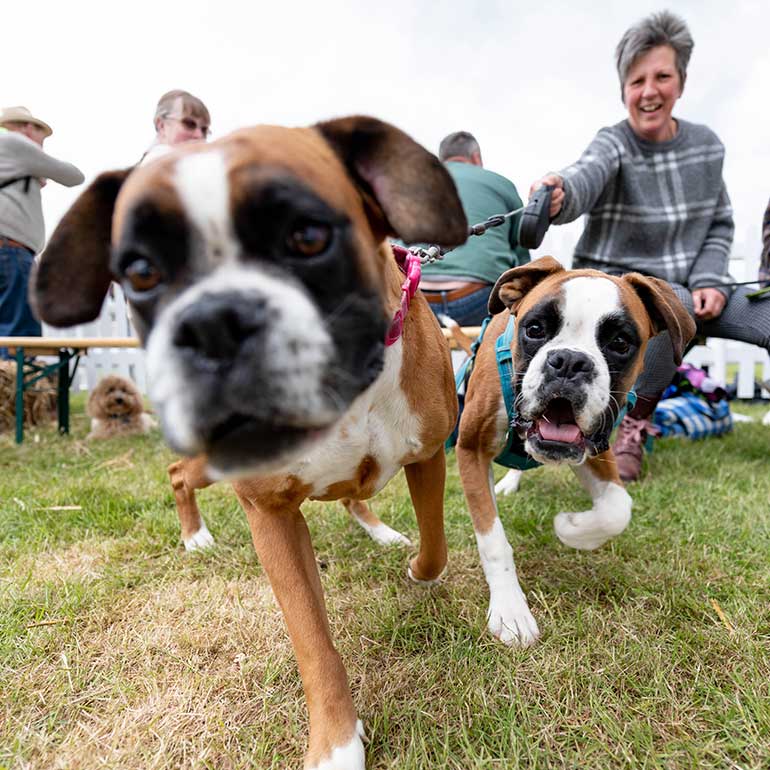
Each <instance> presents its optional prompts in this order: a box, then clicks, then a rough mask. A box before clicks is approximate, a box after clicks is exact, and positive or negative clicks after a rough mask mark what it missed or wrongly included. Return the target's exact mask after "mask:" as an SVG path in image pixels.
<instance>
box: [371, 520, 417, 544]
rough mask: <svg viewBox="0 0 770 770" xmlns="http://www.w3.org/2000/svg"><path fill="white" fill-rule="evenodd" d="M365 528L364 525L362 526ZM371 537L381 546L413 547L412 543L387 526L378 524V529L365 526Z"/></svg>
mask: <svg viewBox="0 0 770 770" xmlns="http://www.w3.org/2000/svg"><path fill="white" fill-rule="evenodd" d="M362 526H363V525H362ZM364 529H365V530H366V532H367V534H368V535H369V537H371V538H372V540H374V542H375V543H379V544H380V545H408V546H411V545H412V541H411V540H410V539H409V538H408V537H407V536H406V535H402V534H401V533H400V532H398V531H397V530H395V529H393V528H392V527H389V526H388V525H387V524H382V523H380V524H378V525H377V526H376V527H368V526H364Z"/></svg>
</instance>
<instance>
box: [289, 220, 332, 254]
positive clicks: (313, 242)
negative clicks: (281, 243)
mask: <svg viewBox="0 0 770 770" xmlns="http://www.w3.org/2000/svg"><path fill="white" fill-rule="evenodd" d="M331 239H332V230H331V227H328V226H327V225H319V224H316V223H314V222H309V223H307V224H303V225H300V226H298V227H295V228H294V229H293V230H292V231H291V232H290V233H289V235H288V236H287V238H286V246H287V247H288V249H289V251H290V252H291V253H292V254H297V255H301V256H303V257H315V256H317V255H318V254H321V253H323V252H324V251H326V249H327V248H328V246H329V243H330V242H331Z"/></svg>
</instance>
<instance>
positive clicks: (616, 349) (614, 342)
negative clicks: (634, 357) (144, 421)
mask: <svg viewBox="0 0 770 770" xmlns="http://www.w3.org/2000/svg"><path fill="white" fill-rule="evenodd" d="M608 347H609V349H610V350H611V351H612V352H613V353H621V354H622V353H628V349H629V348H630V347H631V344H630V343H629V341H628V339H626V337H624V336H623V335H622V334H616V335H615V336H614V337H613V338H612V339H611V340H610V344H609V345H608Z"/></svg>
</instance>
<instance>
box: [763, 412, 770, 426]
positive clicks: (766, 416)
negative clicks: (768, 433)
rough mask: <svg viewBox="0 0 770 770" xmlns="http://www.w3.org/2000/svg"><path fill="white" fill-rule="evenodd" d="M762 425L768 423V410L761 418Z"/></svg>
mask: <svg viewBox="0 0 770 770" xmlns="http://www.w3.org/2000/svg"><path fill="white" fill-rule="evenodd" d="M762 425H770V412H768V413H767V414H766V415H765V416H764V417H763V418H762Z"/></svg>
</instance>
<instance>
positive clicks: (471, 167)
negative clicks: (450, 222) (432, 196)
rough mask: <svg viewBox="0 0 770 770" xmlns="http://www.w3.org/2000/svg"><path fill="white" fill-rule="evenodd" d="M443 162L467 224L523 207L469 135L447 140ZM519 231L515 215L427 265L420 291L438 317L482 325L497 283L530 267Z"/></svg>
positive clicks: (441, 149) (464, 133) (441, 154)
mask: <svg viewBox="0 0 770 770" xmlns="http://www.w3.org/2000/svg"><path fill="white" fill-rule="evenodd" d="M439 159H440V160H441V161H442V162H443V163H444V164H445V165H446V167H447V170H448V171H449V173H450V174H451V176H452V179H454V182H455V185H456V186H457V192H458V193H459V195H460V200H461V201H462V204H463V209H464V210H465V216H466V217H467V218H468V224H476V223H477V222H483V221H484V220H485V219H487V218H488V217H490V216H492V215H493V214H505V213H507V212H509V211H513V210H514V209H517V208H520V207H521V205H522V203H521V198H519V194H518V192H517V191H516V187H515V186H514V184H513V182H511V181H510V180H508V179H506V178H505V177H504V176H500V174H495V173H494V172H493V171H489V170H487V169H485V168H484V167H483V163H482V161H481V150H480V149H479V143H478V142H477V141H476V139H475V138H474V137H473V135H472V134H469V133H468V132H467V131H456V132H455V133H453V134H449V136H447V137H445V138H444V139H443V141H442V142H441V145H440V147H439ZM518 229H519V215H516V216H514V217H511V218H510V219H509V220H507V222H506V223H505V224H504V225H501V226H500V227H494V228H491V229H489V230H487V232H486V233H484V235H481V236H472V237H470V238H469V239H468V240H467V242H466V243H464V244H463V245H462V246H458V247H457V248H456V249H453V250H452V251H450V252H448V253H447V254H446V255H445V256H444V258H443V259H442V260H440V261H438V262H434V263H433V264H429V265H424V266H423V269H422V280H421V281H420V288H421V289H422V291H423V293H424V294H425V297H426V299H427V300H428V302H429V303H430V306H431V309H432V310H433V312H434V313H435V314H436V315H437V316H438V317H439V318H440V316H441V315H442V314H443V315H448V316H450V317H451V318H453V319H454V320H455V321H456V322H457V323H458V324H460V326H478V325H479V324H481V323H482V321H483V320H484V318H486V316H487V301H488V299H489V293H490V292H491V291H492V287H493V286H494V284H495V281H497V279H498V278H499V277H500V275H501V274H502V273H503V272H505V271H506V270H508V269H509V268H511V267H516V266H517V265H523V264H525V263H526V262H529V252H528V251H527V250H526V249H524V248H522V247H521V246H519V243H518V240H517V233H518Z"/></svg>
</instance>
